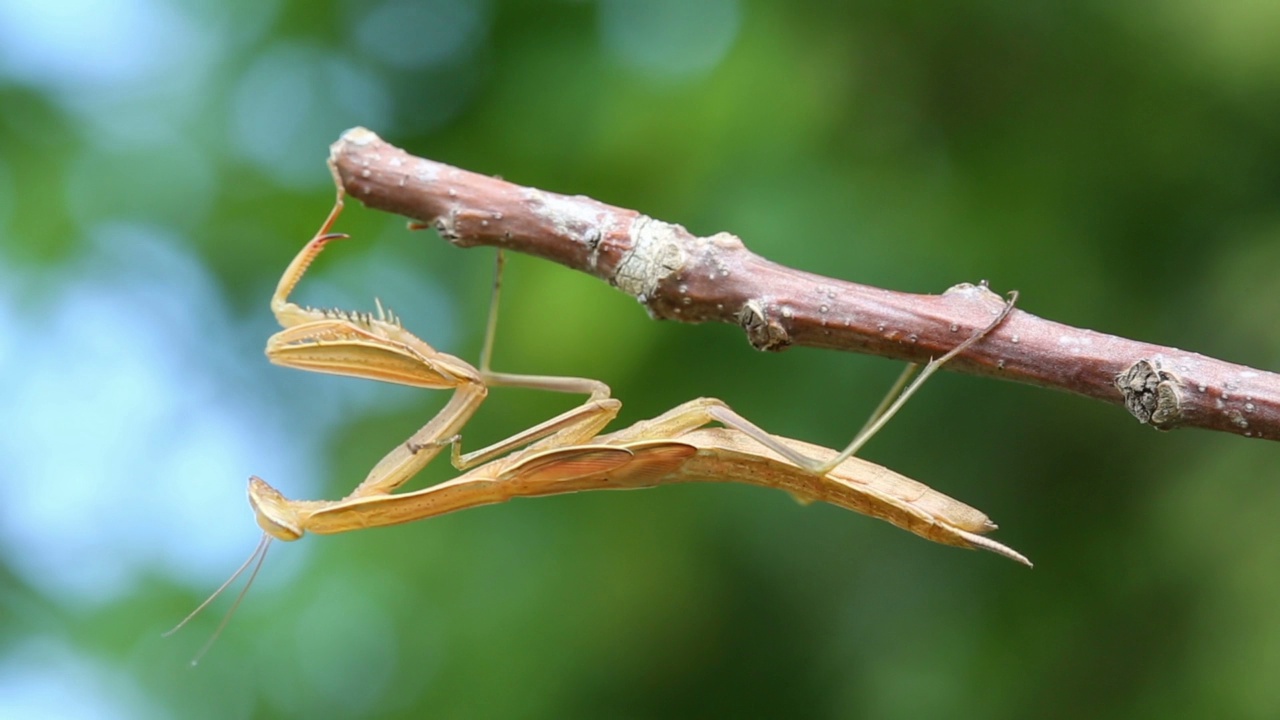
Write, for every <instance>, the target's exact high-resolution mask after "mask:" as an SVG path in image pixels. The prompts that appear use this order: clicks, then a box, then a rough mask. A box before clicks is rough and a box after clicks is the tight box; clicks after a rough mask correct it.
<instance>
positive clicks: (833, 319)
mask: <svg viewBox="0 0 1280 720" xmlns="http://www.w3.org/2000/svg"><path fill="white" fill-rule="evenodd" d="M329 163H330V166H331V168H332V169H333V172H334V176H335V178H337V180H338V182H339V183H340V184H341V186H342V187H343V188H345V190H346V192H347V193H348V194H350V195H352V196H353V197H356V198H358V199H359V200H361V201H362V202H363V203H364V204H365V205H367V206H369V207H372V208H376V209H379V210H384V211H387V212H394V213H398V214H400V215H404V216H406V217H409V218H412V219H414V220H417V221H419V222H421V223H424V224H427V225H430V226H432V227H434V228H435V229H436V230H438V231H439V232H440V235H441V236H442V237H444V238H445V239H446V240H448V241H449V242H451V243H453V244H454V245H457V246H458V247H472V246H475V245H494V246H497V247H502V248H507V249H509V250H514V251H518V252H522V253H526V254H529V255H536V256H538V257H541V258H546V259H547V260H551V261H553V262H557V263H560V264H561V265H565V266H567V267H570V268H573V269H575V270H580V271H582V272H585V273H588V274H591V275H594V276H596V277H598V278H600V279H601V280H604V281H605V282H607V283H609V284H610V285H613V286H614V287H616V288H618V289H619V290H622V291H623V292H625V293H627V294H629V295H631V296H633V297H635V298H636V299H637V300H638V301H640V304H642V305H643V306H644V307H645V309H646V310H648V312H649V315H650V316H652V317H654V318H658V319H666V320H678V321H682V322H694V323H696V322H706V321H709V320H715V321H720V322H727V323H733V324H736V325H738V326H739V327H741V328H742V329H743V330H744V331H745V332H746V334H747V340H748V341H749V342H750V343H751V345H752V346H754V347H755V348H756V349H758V350H783V349H785V348H786V347H788V346H789V345H808V346H811V347H818V348H829V349H834V350H849V351H854V352H863V353H870V354H874V355H883V356H886V357H891V358H897V359H900V360H907V361H911V362H926V361H928V360H929V359H930V358H932V357H937V356H940V355H942V354H943V353H945V352H946V351H948V350H949V349H951V348H952V347H954V346H955V345H956V344H957V343H959V342H960V341H962V340H963V339H964V338H967V337H968V336H969V334H970V333H972V332H973V331H974V330H975V329H978V328H982V327H985V326H986V325H987V324H988V323H989V322H990V321H991V319H992V317H994V316H995V315H996V314H997V313H999V312H1000V310H1001V308H1002V307H1003V304H1004V301H1003V300H1002V299H1001V298H1000V297H999V296H998V295H996V294H995V293H993V292H991V291H990V290H988V289H987V288H986V287H983V286H974V285H968V284H964V285H957V286H955V287H952V288H951V289H949V290H947V291H946V292H945V293H943V294H942V295H915V294H909V293H901V292H894V291H891V290H883V289H880V288H875V287H868V286H866V285H858V284H856V283H851V282H847V281H844V280H835V279H832V278H827V277H822V276H820V275H814V274H812V273H807V272H803V271H800V270H794V269H791V268H788V267H783V266H781V265H778V264H776V263H773V262H770V261H768V260H765V259H764V258H761V257H759V256H758V255H756V254H754V253H752V252H751V251H749V250H747V248H746V247H745V246H744V245H743V244H742V241H741V240H739V239H738V238H737V237H736V236H734V235H730V234H728V233H719V234H716V235H712V236H711V237H695V236H693V235H691V234H690V233H689V232H688V231H686V230H685V229H684V228H683V227H681V226H679V225H674V224H670V223H665V222H662V221H660V220H655V219H653V218H650V217H646V216H644V215H641V214H640V213H638V212H636V211H635V210H627V209H624V208H618V207H614V206H612V205H606V204H604V203H602V202H599V201H597V200H592V199H591V198H588V197H583V196H581V195H575V196H566V195H559V194H556V193H550V192H545V191H542V190H537V189H534V188H528V187H522V186H520V185H515V184H512V183H509V182H506V181H503V180H499V179H496V178H492V177H488V176H485V175H479V174H476V173H472V172H467V171H466V170H460V169H458V168H455V167H451V166H448V165H444V164H441V163H438V162H434V161H431V160H426V159H423V158H418V157H414V156H412V155H410V154H408V153H406V152H405V151H404V150H401V149H399V148H397V147H394V146H392V145H389V144H387V143H386V142H384V141H383V140H382V139H381V138H379V137H378V136H377V135H375V134H374V133H372V132H370V131H368V130H366V129H364V128H354V129H352V130H348V131H347V132H345V133H343V135H342V137H340V138H339V139H338V141H337V142H336V143H334V144H333V146H332V147H331V148H330V157H329ZM946 367H947V369H951V370H959V371H961V372H967V373H971V374H975V375H986V376H994V377H1003V378H1005V379H1008V380H1013V381H1015V382H1023V383H1028V384H1031V385H1039V386H1041V387H1049V388H1057V389H1060V390H1066V391H1068V392H1072V393H1076V394H1078V395H1084V396H1086V397H1091V398H1095V399H1098V400H1103V401H1105V402H1109V403H1112V404H1116V405H1124V406H1125V407H1126V408H1127V409H1128V410H1129V412H1130V413H1131V414H1132V415H1133V416H1134V417H1136V418H1137V419H1138V421H1139V422H1142V423H1146V424H1149V425H1152V426H1153V427H1156V428H1158V429H1161V430H1170V429H1173V428H1178V427H1199V428H1205V429H1209V430H1221V431H1224V432H1230V433H1235V434H1237V435H1243V436H1245V437H1255V438H1266V439H1269V440H1275V439H1278V438H1280V375H1277V374H1275V373H1271V372H1266V371H1263V370H1255V369H1252V368H1249V367H1245V366H1243V365H1236V364H1233V363H1228V362H1224V361H1221V360H1215V359H1213V358H1209V357H1205V356H1203V355H1198V354H1196V353H1189V352H1184V351H1182V350H1177V349H1175V348H1170V347H1163V346H1160V345H1152V344H1149V343H1142V342H1137V341H1134V340H1127V339H1124V338H1120V337H1115V336H1113V335H1105V334H1102V333H1098V332H1094V331H1092V330H1084V329H1080V328H1074V327H1070V326H1068V325H1063V324H1060V323H1056V322H1053V321H1051V320H1045V319H1043V318H1039V317H1036V316H1035V315H1032V314H1030V313H1026V312H1022V311H1020V310H1015V311H1014V312H1013V313H1012V314H1010V316H1009V317H1008V318H1007V319H1006V320H1005V321H1004V323H1002V324H1001V325H1000V327H998V328H997V329H996V330H994V331H993V332H991V333H990V334H989V335H987V337H986V338H984V339H983V341H982V342H980V343H977V344H975V345H974V346H973V347H972V348H970V349H969V350H968V351H966V352H965V353H963V354H962V355H960V356H958V357H956V358H955V360H953V361H952V362H951V363H950V364H948V365H947V366H946Z"/></svg>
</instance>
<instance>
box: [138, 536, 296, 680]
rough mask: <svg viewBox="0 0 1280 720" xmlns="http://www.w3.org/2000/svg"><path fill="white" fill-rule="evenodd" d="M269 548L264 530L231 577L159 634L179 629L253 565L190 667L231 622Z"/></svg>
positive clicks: (170, 633) (197, 662)
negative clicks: (177, 621)
mask: <svg viewBox="0 0 1280 720" xmlns="http://www.w3.org/2000/svg"><path fill="white" fill-rule="evenodd" d="M270 549H271V536H270V535H268V534H266V533H265V532H264V533H262V539H261V540H259V541H258V547H256V548H254V549H253V554H251V555H250V556H249V558H248V559H247V560H245V561H244V564H243V565H241V566H240V567H239V568H237V569H236V571H235V572H233V573H231V577H229V578H227V580H226V582H224V583H222V584H221V585H219V586H218V589H217V590H214V591H213V594H212V595H210V596H209V597H207V598H205V601H204V602H202V603H200V604H199V605H197V606H196V609H195V610H192V611H191V613H190V614H188V615H187V616H186V617H184V618H182V622H180V623H178V624H177V625H174V626H173V628H171V629H170V630H169V631H167V632H165V633H164V634H162V635H161V637H169V636H170V635H172V634H174V633H176V632H178V631H179V630H181V629H182V628H183V627H184V626H185V625H186V624H187V623H189V622H191V619H192V618H194V617H195V616H196V615H199V614H200V611H201V610H204V609H205V608H206V607H208V606H209V603H211V602H213V601H214V600H216V599H217V598H218V596H219V595H221V594H222V593H223V592H224V591H225V590H226V589H227V588H228V587H230V586H231V583H233V582H235V581H236V578H238V577H240V575H241V574H243V573H244V571H245V570H246V569H248V567H249V565H251V564H252V565H253V572H251V573H249V579H248V580H246V581H245V583H244V587H243V588H242V589H241V590H240V593H239V594H238V595H236V601H235V602H233V603H231V608H230V609H229V610H227V613H226V614H225V615H223V616H222V622H220V623H218V627H217V629H216V630H214V631H213V635H212V636H210V637H209V640H208V641H207V642H205V644H204V647H202V648H200V652H198V653H196V655H195V657H193V658H191V665H192V667H195V666H196V665H198V664H199V663H200V658H202V657H204V654H205V653H207V652H209V648H211V647H213V643H214V641H216V640H217V639H218V636H219V635H221V634H222V630H223V629H224V628H226V627H227V623H229V622H231V616H232V615H234V614H235V612H236V609H237V608H239V607H240V602H241V601H242V600H244V596H245V595H246V594H247V593H248V592H249V588H250V587H252V586H253V580H254V578H256V577H258V571H259V570H261V569H262V563H263V561H264V560H266V559H267V550H270ZM255 559H256V560H257V562H256V563H254V560H255Z"/></svg>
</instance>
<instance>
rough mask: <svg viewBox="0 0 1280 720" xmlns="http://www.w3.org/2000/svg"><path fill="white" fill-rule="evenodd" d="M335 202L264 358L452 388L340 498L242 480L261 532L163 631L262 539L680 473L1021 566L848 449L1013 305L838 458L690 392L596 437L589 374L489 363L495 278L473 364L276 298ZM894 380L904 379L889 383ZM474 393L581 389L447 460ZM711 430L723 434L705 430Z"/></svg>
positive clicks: (609, 416)
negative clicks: (442, 468) (423, 480)
mask: <svg viewBox="0 0 1280 720" xmlns="http://www.w3.org/2000/svg"><path fill="white" fill-rule="evenodd" d="M342 205H343V194H342V191H341V189H339V191H338V199H337V202H336V203H335V205H334V208H333V210H332V211H331V212H330V214H329V216H328V218H326V220H325V223H324V225H323V226H322V227H321V229H320V231H319V232H317V234H316V235H315V237H314V238H312V240H311V241H310V242H308V243H307V245H306V246H305V247H304V248H303V249H302V250H301V251H300V252H299V253H298V255H297V256H296V257H295V258H294V259H293V261H292V262H291V263H290V264H289V266H288V268H287V269H286V270H285V272H284V274H283V276H282V277H281V279H280V283H279V285H278V286H277V289H276V292H275V294H274V295H273V296H272V300H271V309H272V312H273V313H274V314H275V316H276V318H277V320H278V321H279V322H280V324H281V326H282V328H283V329H282V330H281V331H280V332H278V333H276V334H275V335H273V336H272V337H271V338H270V339H269V340H268V342H267V349H266V353H267V356H268V357H269V358H270V360H271V361H272V362H274V363H277V364H280V365H284V366H287V367H295V368H299V369H303V370H311V371H316V372H326V373H332V374H338V375H350V376H354V377H361V378H368V379H373V380H382V381H384V382H393V383H399V384H404V385H412V386H416V387H424V388H437V389H453V391H454V394H453V397H452V398H451V399H450V400H449V402H448V403H447V404H446V405H445V407H444V408H443V409H441V410H440V412H439V413H437V414H436V415H435V416H434V417H433V418H432V419H431V420H430V421H428V422H427V423H426V424H425V425H424V426H423V427H422V428H421V429H419V430H418V431H417V432H415V433H414V434H413V435H412V436H411V437H410V438H409V439H408V440H406V441H405V442H403V443H400V444H398V445H396V446H395V447H394V448H393V449H392V450H391V451H390V452H389V453H387V455H386V456H384V457H383V458H382V460H380V461H379V462H378V463H377V464H376V465H375V466H374V467H373V469H372V470H371V471H370V472H369V474H368V476H367V477H366V478H365V480H364V481H363V482H361V483H360V484H359V485H357V486H356V488H355V489H354V490H353V491H352V492H351V493H350V494H349V495H347V496H346V497H345V498H342V499H341V500H333V501H323V500H289V499H287V498H285V497H284V496H283V495H282V494H281V493H280V492H278V491H277V490H276V489H275V488H273V487H271V486H270V485H268V484H267V483H266V481H264V480H262V479H260V478H257V477H253V478H250V481H249V502H250V504H251V505H252V507H253V509H254V512H255V514H256V517H257V521H258V524H259V526H261V527H262V529H263V531H264V536H263V540H262V542H261V543H260V544H259V546H258V549H257V550H256V551H255V552H254V554H253V555H252V556H250V558H249V560H247V561H246V562H245V564H244V565H243V566H241V568H240V569H239V570H237V571H236V573H235V574H234V575H233V576H232V577H231V578H230V579H228V581H227V582H226V583H224V585H223V586H222V587H221V588H219V589H218V590H217V591H216V592H215V593H214V594H213V595H212V596H211V597H210V598H209V599H208V600H206V601H205V602H204V603H203V604H201V605H200V607H198V608H196V610H195V611H194V612H192V613H191V615H189V616H188V618H187V619H186V620H183V622H182V623H180V624H179V625H178V627H176V628H174V630H175V631H176V630H177V629H178V628H180V627H182V625H183V624H185V623H186V622H187V620H189V619H190V618H191V617H194V616H195V614H196V613H198V612H199V611H200V610H201V609H203V608H204V607H205V606H206V605H207V604H208V603H209V602H211V601H212V600H213V599H214V598H215V597H217V595H218V594H219V593H221V592H222V591H223V590H224V589H225V588H226V587H227V586H228V585H229V584H230V583H231V582H232V581H234V580H235V578H236V577H237V576H239V575H240V573H241V572H243V571H244V570H245V569H246V568H248V567H249V565H250V564H252V563H253V561H254V560H255V558H256V559H257V566H256V567H255V568H254V571H253V572H254V574H256V572H257V568H258V567H260V566H261V562H262V559H263V558H264V557H265V555H266V550H267V548H268V546H269V544H270V541H271V540H272V539H280V540H297V539H298V538H300V537H302V536H303V535H304V534H305V533H307V532H312V533H321V534H332V533H341V532H348V531H351V530H359V529H363V528H372V527H382V526H388V525H396V524H400V523H407V522H413V521H415V520H421V519H425V518H428V517H434V516H436V515H442V514H445V513H449V512H456V511H458V510H464V509H467V508H472V507H478V506H481V505H489V504H493V503H499V502H504V501H506V500H510V499H512V498H516V497H539V496H545V495H557V494H562V493H569V492H581V491H585V490H610V489H612V490H618V489H634V488H645V487H654V486H657V485H664V484H674V483H684V482H741V483H747V484H752V485H760V486H764V487H773V488H778V489H781V490H785V491H787V492H789V493H791V494H792V495H793V496H795V497H796V498H798V499H800V500H802V501H805V502H808V501H814V500H820V501H823V502H828V503H831V504H833V505H837V506H839V507H843V508H846V509H848V510H853V511H855V512H859V513H862V514H864V515H869V516H871V517H876V518H880V519H882V520H885V521H887V522H890V523H892V524H894V525H896V526H898V527H900V528H902V529H904V530H907V531H910V532H913V533H915V534H917V535H920V536H921V537H924V538H926V539H929V540H932V541H934V542H938V543H942V544H946V545H954V546H958V547H963V548H971V549H982V550H988V551H991V552H994V553H997V554H999V555H1003V556H1004V557H1007V558H1010V559H1012V560H1016V561H1018V562H1020V563H1023V564H1026V565H1028V566H1029V565H1030V564H1031V563H1030V562H1029V561H1028V560H1027V558H1026V557H1024V556H1023V555H1021V554H1019V553H1018V552H1016V551H1014V550H1012V549H1010V548H1008V547H1006V546H1004V545H1002V544H1001V543H998V542H996V541H994V540H991V539H989V538H987V537H984V536H983V534H984V533H987V532H990V531H991V530H993V529H995V527H996V526H995V525H994V524H993V523H992V522H991V521H990V520H989V519H988V518H987V516H986V515H985V514H983V513H982V512H981V511H979V510H976V509H974V508H972V507H970V506H968V505H965V504H964V503H961V502H959V501H958V500H954V499H952V498H950V497H948V496H946V495H944V494H942V493H939V492H937V491H936V490H933V489H932V488H930V487H928V486H926V485H924V484H922V483H919V482H917V481H915V480H912V479H910V478H907V477H905V476H903V475H900V474H898V473H895V472H893V471H892V470H889V469H887V468H884V467H881V466H879V465H876V464H874V463H871V462H868V461H866V460H862V459H860V458H856V457H853V453H854V452H856V451H857V450H858V449H859V448H860V447H861V446H862V444H863V443H865V442H866V440H868V439H869V438H870V437H871V435H873V434H874V433H875V432H876V431H877V430H878V429H879V428H880V427H881V426H883V424H884V423H885V422H887V421H888V419H889V418H890V417H892V416H893V414H894V413H895V412H897V410H898V409H899V408H900V407H901V406H902V404H903V403H905V402H906V400H907V399H908V398H909V397H910V396H911V395H912V394H913V393H914V392H915V391H916V390H917V389H918V388H919V387H920V385H921V384H922V383H923V382H924V380H925V379H927V378H928V376H929V375H930V374H932V373H933V372H934V371H935V370H937V368H938V367H939V366H941V365H942V363H944V362H946V361H947V360H949V359H950V358H951V357H954V356H955V355H956V354H958V353H960V352H962V351H963V350H964V349H965V348H967V347H969V346H970V345H972V344H973V343H975V342H977V341H979V340H980V339H981V338H982V337H983V336H984V335H985V334H986V333H987V332H989V331H990V330H991V329H992V328H994V327H995V326H997V325H998V324H999V323H1000V322H1001V321H1002V320H1003V319H1004V317H1005V315H1007V313H1008V312H1009V310H1010V309H1011V308H1012V304H1013V301H1012V300H1010V302H1009V303H1008V304H1007V305H1006V306H1005V309H1004V311H1003V312H1002V313H1001V314H1000V315H999V316H997V317H996V319H995V320H994V321H993V322H992V323H991V324H990V325H989V326H987V327H986V328H983V329H981V330H979V331H978V332H975V333H974V334H973V335H971V336H970V337H969V338H968V339H967V340H965V341H964V342H963V343H961V344H959V345H958V346H957V347H956V348H954V349H952V350H951V352H949V353H947V354H946V355H944V356H942V357H941V358H938V359H937V360H934V361H931V362H930V363H928V364H927V365H926V366H925V367H924V369H923V370H922V371H921V372H920V374H919V375H918V376H916V378H915V380H914V381H913V382H911V384H910V385H908V386H906V388H905V389H903V390H901V392H899V393H898V395H897V397H896V399H894V400H893V402H892V404H888V403H886V404H884V405H882V407H881V408H879V409H877V411H876V414H874V415H873V417H872V420H871V421H869V423H868V426H867V427H865V428H864V429H863V430H862V431H861V432H860V433H859V434H858V435H857V436H856V437H855V438H854V440H853V442H851V443H850V445H849V446H848V447H847V448H845V449H844V450H843V451H841V452H837V451H835V450H830V449H827V448H822V447H819V446H816V445H811V444H809V443H806V442H802V441H800V440H792V439H789V438H783V437H778V436H775V435H771V434H769V433H768V432H766V431H764V430H762V429H760V428H759V427H757V426H756V425H754V424H753V423H751V422H750V421H748V420H746V419H745V418H743V417H742V416H740V415H738V414H737V413H736V412H734V411H733V410H732V409H731V408H729V406H728V405H726V404H725V403H724V402H723V401H720V400H716V399H714V398H699V399H696V400H692V401H690V402H687V403H684V404H683V405H680V406H678V407H676V408H674V409H672V410H670V411H668V412H666V413H664V414H662V415H660V416H658V417H656V418H652V419H650V420H644V421H641V422H638V423H636V424H634V425H631V426H630V427H627V428H624V429H622V430H618V431H615V432H612V433H609V434H605V435H601V434H600V432H601V430H602V429H603V428H604V427H605V426H606V425H607V424H608V423H609V422H610V421H611V420H613V418H614V417H615V416H616V415H617V413H618V410H619V408H620V407H621V403H620V402H619V401H618V400H616V399H614V398H611V397H609V393H610V391H609V387H608V386H607V385H605V384H604V383H602V382H600V381H597V380H590V379H585V378H572V377H551V376H536V375H513V374H507V373H497V372H493V371H491V370H490V369H489V361H490V358H491V355H492V346H493V338H494V329H495V326H496V312H497V304H498V292H499V285H498V283H497V282H495V284H494V298H493V302H492V305H491V308H490V314H489V323H488V328H487V331H486V335H485V344H484V349H483V351H482V353H481V362H480V367H479V368H476V367H474V366H472V365H470V364H469V363H467V362H465V361H463V360H461V359H459V358H457V357H454V356H452V355H448V354H446V353H442V352H439V351H437V350H435V349H434V348H432V347H431V346H430V345H428V344H427V343H425V342H423V341H422V340H420V339H419V338H417V337H416V336H415V335H413V334H412V333H410V332H408V331H407V330H405V329H404V328H403V327H401V325H400V322H399V320H398V319H397V318H396V317H395V316H394V315H393V314H392V313H390V312H388V311H386V310H385V309H384V308H383V307H382V306H381V303H378V305H377V312H376V313H375V314H365V313H353V312H348V311H344V310H331V309H330V310H325V309H314V308H305V307H301V306H299V305H296V304H294V303H292V302H290V301H289V300H288V297H289V295H290V294H291V292H292V291H293V289H294V287H295V286H296V285H297V283H298V281H299V280H300V279H301V278H302V276H303V275H304V274H305V273H306V271H307V269H308V267H310V265H311V262H312V261H313V260H314V259H315V258H316V256H318V255H319V254H320V252H322V251H323V249H324V248H325V246H326V245H327V244H328V243H329V242H330V241H332V240H335V239H339V238H344V237H346V236H345V235H338V234H331V233H330V232H329V230H330V228H331V227H332V225H333V223H334V222H335V221H336V219H337V217H338V215H339V213H340V212H341V209H342ZM500 275H501V255H499V277H500ZM908 377H909V375H908V374H904V376H903V380H902V381H901V382H900V385H901V384H903V383H905V381H906V379H907V378H908ZM489 386H512V387H526V388H536V389H544V390H551V391H555V392H567V393H582V394H585V395H588V396H589V397H588V399H587V400H586V401H585V402H584V403H583V404H582V405H580V406H578V407H576V408H574V409H571V410H569V411H567V412H565V413H562V414H560V415H558V416H556V417H554V418H551V419H550V420H547V421H546V422H543V423H540V424H538V425H536V426H534V427H532V428H529V429H527V430H525V431H523V432H520V433H517V434H515V435H513V436H511V437H509V438H507V439H505V440H502V441H499V442H497V443H494V444H492V445H490V446H488V447H485V448H482V449H480V450H476V451H473V452H470V453H462V452H461V451H460V437H459V432H460V431H461V429H462V427H463V426H464V425H465V424H466V423H467V421H468V420H469V419H470V418H471V416H472V415H473V414H474V413H475V412H476V410H477V408H478V407H479V406H480V404H481V402H483V400H484V398H485V396H486V395H487V392H488V387H489ZM885 405H887V407H885ZM711 423H719V424H720V425H722V426H723V427H707V426H708V425H709V424H711ZM445 446H450V447H451V455H452V461H453V464H454V466H455V467H456V468H458V469H459V470H463V471H464V472H463V474H462V475H460V476H459V477H457V478H455V479H453V480H449V481H446V482H442V483H439V484H437V485H434V486H431V487H428V488H425V489H422V490H417V491H413V492H404V493H396V492H395V491H396V490H397V489H398V488H400V487H401V486H402V485H403V484H404V483H405V482H407V481H408V480H409V479H410V478H412V477H413V476H414V475H415V474H417V473H418V472H419V471H420V470H421V469H422V468H424V467H425V466H426V465H427V464H428V463H430V462H431V460H433V459H434V458H435V457H436V455H437V454H439V452H440V451H441V450H442V449H443V448H444V447H445ZM250 582H252V575H251V577H250ZM246 589H247V586H246ZM241 597H243V591H242V593H241ZM236 602H237V604H238V603H239V599H237V601H236ZM234 609H235V607H234V606H233V607H232V610H233V611H234ZM229 616H230V613H228V617H229ZM224 623H225V620H224ZM219 630H221V627H220V628H219ZM171 632H173V631H171ZM215 636H216V633H215ZM201 654H203V650H202V651H201ZM198 657H199V656H197V658H198Z"/></svg>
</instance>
